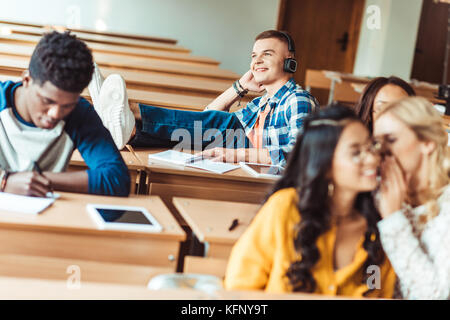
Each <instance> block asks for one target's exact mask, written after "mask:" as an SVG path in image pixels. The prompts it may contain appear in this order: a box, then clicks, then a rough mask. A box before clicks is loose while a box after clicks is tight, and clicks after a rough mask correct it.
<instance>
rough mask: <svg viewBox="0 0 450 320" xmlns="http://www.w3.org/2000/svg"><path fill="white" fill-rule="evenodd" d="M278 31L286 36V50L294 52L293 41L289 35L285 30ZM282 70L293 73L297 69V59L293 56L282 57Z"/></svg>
mask: <svg viewBox="0 0 450 320" xmlns="http://www.w3.org/2000/svg"><path fill="white" fill-rule="evenodd" d="M280 33H281V34H282V35H283V36H284V37H285V38H286V40H287V42H288V50H289V52H291V53H295V47H294V41H293V40H292V38H291V36H290V35H289V34H287V33H286V32H283V31H280ZM283 70H284V71H285V72H289V73H294V72H295V71H297V60H295V59H294V58H286V59H284V64H283Z"/></svg>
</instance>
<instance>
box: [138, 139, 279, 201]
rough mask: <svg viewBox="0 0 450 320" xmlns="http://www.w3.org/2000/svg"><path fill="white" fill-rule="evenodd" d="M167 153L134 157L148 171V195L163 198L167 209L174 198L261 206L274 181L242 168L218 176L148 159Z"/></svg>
mask: <svg viewBox="0 0 450 320" xmlns="http://www.w3.org/2000/svg"><path fill="white" fill-rule="evenodd" d="M165 150H167V148H165V149H161V148H147V149H141V148H139V149H135V150H134V151H135V155H136V157H137V158H139V159H140V162H141V163H142V164H144V165H146V167H147V175H148V178H147V181H148V187H149V194H152V195H158V196H160V197H161V198H162V199H163V201H164V202H165V203H166V205H168V206H169V209H170V205H171V203H172V200H171V198H172V197H173V196H174V195H177V196H185V197H193V198H203V199H215V200H229V201H247V202H252V203H260V202H261V201H262V199H263V198H264V196H265V194H266V193H267V192H268V190H270V188H271V187H272V185H273V184H274V180H272V179H266V178H256V177H253V176H251V175H250V174H249V173H247V172H246V171H244V170H243V169H241V168H238V169H236V170H232V171H228V172H226V173H224V174H217V173H213V172H209V171H206V170H201V169H196V168H190V167H185V166H172V165H169V166H163V165H159V164H150V163H149V162H148V155H149V154H150V153H158V152H162V151H165Z"/></svg>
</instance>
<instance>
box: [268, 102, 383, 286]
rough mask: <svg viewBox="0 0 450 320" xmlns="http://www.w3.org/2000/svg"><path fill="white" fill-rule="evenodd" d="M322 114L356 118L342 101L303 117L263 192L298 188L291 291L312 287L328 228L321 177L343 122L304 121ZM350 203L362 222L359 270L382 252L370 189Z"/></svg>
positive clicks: (325, 187) (378, 261)
mask: <svg viewBox="0 0 450 320" xmlns="http://www.w3.org/2000/svg"><path fill="white" fill-rule="evenodd" d="M324 119H330V120H336V121H339V120H349V121H350V122H353V121H357V122H361V120H360V119H359V118H358V117H357V116H356V114H355V113H354V111H353V110H352V109H350V108H348V107H345V106H342V105H332V106H329V107H326V108H324V109H321V110H319V111H318V112H315V113H313V114H312V115H310V116H309V117H308V118H306V119H305V122H304V129H303V132H302V133H301V134H299V136H298V138H297V142H296V145H295V147H294V149H293V151H292V152H291V153H290V154H289V158H288V164H287V167H286V170H285V172H284V174H283V177H282V178H281V179H280V180H278V181H277V183H276V184H275V186H274V189H273V190H272V192H271V193H270V194H269V195H268V197H269V196H270V195H272V194H273V193H275V192H276V191H278V190H280V189H284V188H296V189H297V192H298V199H299V201H298V204H297V208H298V211H299V213H300V216H301V219H300V223H299V224H298V225H297V227H296V232H297V234H296V238H295V239H294V247H295V250H296V251H297V252H298V253H300V255H301V260H300V261H295V262H293V263H292V264H291V266H290V267H289V269H288V271H287V273H286V276H287V277H288V278H289V282H290V283H291V285H292V286H293V289H294V291H302V292H314V291H315V289H316V281H315V279H314V277H313V276H312V274H311V268H313V267H314V265H315V264H316V263H317V262H318V261H319V259H320V252H319V250H318V248H317V245H316V242H317V239H318V238H319V237H320V236H321V235H322V234H324V233H325V232H326V231H328V230H329V229H330V227H331V222H330V221H331V213H330V207H329V205H330V203H329V201H324V199H328V198H329V196H328V184H329V182H330V181H329V178H327V176H328V174H329V171H330V168H331V165H332V160H333V155H334V151H335V149H336V146H337V144H338V141H339V138H340V135H341V133H342V132H343V130H344V128H345V124H342V125H339V126H336V125H329V124H326V123H324V124H320V125H314V126H310V124H311V122H312V121H314V120H324ZM316 123H317V122H316ZM354 208H355V209H356V210H357V211H358V212H359V213H360V214H361V215H363V216H364V218H365V219H366V221H367V230H366V232H365V241H364V245H363V246H364V249H365V250H366V251H367V253H368V258H367V260H366V261H365V264H364V270H367V267H368V266H370V265H379V264H381V263H382V262H383V260H384V252H383V250H382V247H381V243H380V240H379V233H378V228H377V226H376V224H377V222H378V221H379V220H380V219H381V216H380V214H379V212H378V210H377V209H376V207H375V204H374V199H373V196H372V194H371V193H370V192H363V193H360V194H358V196H357V198H356V201H355V204H354ZM373 235H375V238H374V237H373ZM368 276H369V275H366V276H364V275H361V277H362V282H363V283H366V282H365V281H366V280H367V277H368ZM369 291H370V290H368V291H367V292H369Z"/></svg>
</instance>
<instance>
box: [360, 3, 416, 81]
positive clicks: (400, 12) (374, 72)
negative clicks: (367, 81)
mask: <svg viewBox="0 0 450 320" xmlns="http://www.w3.org/2000/svg"><path fill="white" fill-rule="evenodd" d="M370 5H376V6H378V7H379V8H380V22H381V23H380V29H375V28H371V27H373V25H369V26H368V25H367V20H370V19H372V18H373V13H367V12H366V13H365V15H364V18H363V21H362V25H361V33H360V38H359V44H358V51H357V55H356V61H355V66H354V69H353V73H355V74H357V75H362V76H371V77H376V76H391V75H396V76H398V77H401V78H403V79H405V80H408V79H409V78H410V76H411V69H412V65H413V60H414V51H415V47H416V39H417V32H418V28H419V20H420V14H421V9H422V0H366V9H367V8H368V7H369V6H370ZM370 22H373V20H370V21H369V24H370Z"/></svg>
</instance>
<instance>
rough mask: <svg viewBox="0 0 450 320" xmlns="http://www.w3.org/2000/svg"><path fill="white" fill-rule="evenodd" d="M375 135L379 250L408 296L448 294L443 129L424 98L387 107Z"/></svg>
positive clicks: (449, 208)
mask: <svg viewBox="0 0 450 320" xmlns="http://www.w3.org/2000/svg"><path fill="white" fill-rule="evenodd" d="M374 134H375V137H376V139H378V140H380V141H383V144H384V147H385V148H384V150H387V155H386V157H385V158H384V161H383V163H382V165H381V172H382V183H381V188H380V193H379V211H380V214H381V216H382V218H383V219H382V220H381V221H380V222H379V223H378V228H379V232H380V239H381V243H382V245H383V248H384V250H385V252H386V254H387V256H388V258H389V260H390V262H391V263H392V266H393V267H394V270H395V272H396V274H397V276H398V279H399V284H400V286H399V289H400V290H401V294H402V296H403V297H404V298H407V299H448V298H449V295H450V179H449V151H448V147H447V139H448V137H447V132H446V131H445V129H444V127H443V120H442V118H441V116H440V115H439V113H438V112H437V111H435V110H434V108H433V106H432V104H431V103H430V102H428V101H427V100H426V99H424V98H418V97H412V98H406V99H403V100H400V101H397V102H394V103H392V104H389V105H387V106H386V107H385V108H384V109H382V110H381V111H380V112H379V113H378V114H377V116H376V119H375V126H374Z"/></svg>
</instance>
